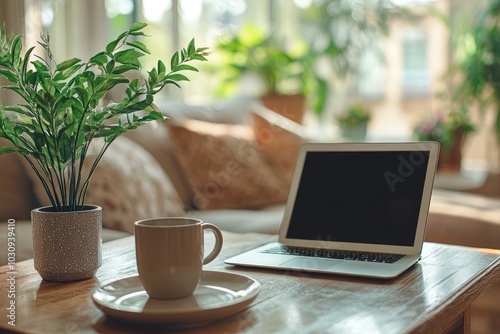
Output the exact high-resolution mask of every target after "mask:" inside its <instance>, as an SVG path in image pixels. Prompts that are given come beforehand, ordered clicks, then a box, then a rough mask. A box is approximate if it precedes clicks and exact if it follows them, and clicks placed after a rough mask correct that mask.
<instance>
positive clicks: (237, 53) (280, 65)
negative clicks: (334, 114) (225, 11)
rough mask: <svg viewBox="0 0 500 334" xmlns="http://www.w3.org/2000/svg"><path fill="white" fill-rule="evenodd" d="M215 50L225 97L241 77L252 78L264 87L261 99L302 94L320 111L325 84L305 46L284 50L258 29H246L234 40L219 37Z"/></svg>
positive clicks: (235, 36) (274, 40)
mask: <svg viewBox="0 0 500 334" xmlns="http://www.w3.org/2000/svg"><path fill="white" fill-rule="evenodd" d="M217 50H218V51H219V54H220V55H221V57H222V60H221V64H220V65H219V66H218V67H217V70H218V71H219V73H223V74H224V75H225V77H224V79H223V80H222V86H221V91H222V92H223V94H224V95H227V94H228V92H230V91H231V90H232V89H234V87H235V84H236V83H238V82H239V80H240V79H241V77H242V76H243V75H245V74H253V75H255V76H257V77H258V78H259V79H260V81H261V82H262V83H263V85H264V87H265V91H264V95H266V94H303V95H304V96H306V97H308V98H309V99H310V102H311V103H312V104H313V107H314V110H315V111H316V112H317V113H321V112H322V111H323V108H324V105H325V101H326V93H327V91H328V87H327V82H326V80H325V79H323V78H322V77H321V76H320V75H319V74H318V73H316V70H315V66H316V60H317V57H318V55H317V54H315V53H313V52H311V50H310V49H309V48H308V47H307V45H306V44H305V43H304V42H302V41H299V40H296V41H295V44H294V45H293V46H292V47H287V46H285V45H284V44H283V41H278V40H277V39H276V38H275V37H274V36H267V35H266V34H265V33H264V32H263V31H262V30H261V29H260V28H259V27H256V26H253V25H247V26H244V27H243V28H242V29H241V30H240V31H239V33H238V34H236V35H234V36H225V37H222V38H221V39H220V41H219V42H218V44H217Z"/></svg>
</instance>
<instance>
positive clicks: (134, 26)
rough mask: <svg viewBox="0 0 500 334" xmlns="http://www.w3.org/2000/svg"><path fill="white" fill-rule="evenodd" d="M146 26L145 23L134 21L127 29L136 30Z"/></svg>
mask: <svg viewBox="0 0 500 334" xmlns="http://www.w3.org/2000/svg"><path fill="white" fill-rule="evenodd" d="M146 26H147V23H144V22H134V23H132V25H131V26H130V29H129V31H138V30H141V29H143V28H145V27H146Z"/></svg>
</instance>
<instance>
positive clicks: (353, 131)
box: [337, 104, 372, 141]
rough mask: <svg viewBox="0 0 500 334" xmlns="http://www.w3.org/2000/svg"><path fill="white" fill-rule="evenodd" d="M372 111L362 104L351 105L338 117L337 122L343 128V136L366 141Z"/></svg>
mask: <svg viewBox="0 0 500 334" xmlns="http://www.w3.org/2000/svg"><path fill="white" fill-rule="evenodd" d="M371 117H372V116H371V113H370V111H369V110H368V109H367V108H365V107H364V106H362V105H360V104H353V105H351V106H349V107H348V108H347V110H346V112H345V113H343V114H341V115H339V116H338V117H337V123H338V125H339V127H340V129H341V130H342V136H343V137H344V138H346V139H348V140H353V141H365V140H366V130H367V127H368V122H370V119H371Z"/></svg>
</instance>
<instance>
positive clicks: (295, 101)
mask: <svg viewBox="0 0 500 334" xmlns="http://www.w3.org/2000/svg"><path fill="white" fill-rule="evenodd" d="M261 101H262V104H263V105H264V106H265V107H266V108H268V109H271V110H272V111H274V112H276V113H278V114H280V115H282V116H285V117H286V118H289V119H291V120H292V121H294V122H297V123H299V124H301V123H302V120H303V118H304V113H305V105H306V98H305V96H304V95H302V94H295V95H279V94H267V95H264V96H262V97H261Z"/></svg>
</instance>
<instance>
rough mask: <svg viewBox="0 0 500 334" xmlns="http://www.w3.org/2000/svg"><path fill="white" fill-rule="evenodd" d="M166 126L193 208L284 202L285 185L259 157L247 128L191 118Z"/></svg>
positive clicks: (245, 126) (235, 206) (238, 206)
mask: <svg viewBox="0 0 500 334" xmlns="http://www.w3.org/2000/svg"><path fill="white" fill-rule="evenodd" d="M167 126H168V127H169V134H170V140H171V143H172V148H173V151H174V153H175V156H176V158H177V159H178V160H179V163H180V164H181V166H182V167H183V171H184V172H185V174H186V177H187V179H188V181H189V183H190V185H191V187H192V189H193V192H194V203H193V204H194V206H195V207H197V208H199V209H236V208H238V209H243V208H246V209H256V208H260V207H263V206H266V205H270V204H276V203H283V202H285V201H286V196H287V194H288V189H287V187H286V183H285V182H284V180H283V179H282V178H281V177H280V176H279V174H277V173H275V171H274V170H273V168H271V167H270V166H269V165H268V164H267V163H266V161H265V160H264V158H263V157H262V155H261V154H260V149H259V147H258V146H257V145H256V143H255V141H254V136H253V132H252V129H251V127H250V126H247V125H228V124H216V123H208V122H203V121H195V120H188V121H184V122H173V121H170V122H167Z"/></svg>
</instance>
